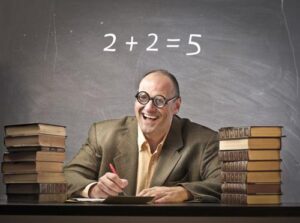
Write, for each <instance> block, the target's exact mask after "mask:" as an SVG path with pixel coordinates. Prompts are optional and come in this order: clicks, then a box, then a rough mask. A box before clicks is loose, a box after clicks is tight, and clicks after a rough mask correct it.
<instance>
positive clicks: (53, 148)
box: [6, 146, 66, 152]
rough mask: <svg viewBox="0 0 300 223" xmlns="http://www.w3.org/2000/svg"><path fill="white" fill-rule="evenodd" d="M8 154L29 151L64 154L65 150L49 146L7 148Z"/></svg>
mask: <svg viewBox="0 0 300 223" xmlns="http://www.w3.org/2000/svg"><path fill="white" fill-rule="evenodd" d="M6 149H7V150H8V151H9V152H30V151H47V152H65V151H66V150H65V148H60V147H49V146H20V147H7V148H6Z"/></svg>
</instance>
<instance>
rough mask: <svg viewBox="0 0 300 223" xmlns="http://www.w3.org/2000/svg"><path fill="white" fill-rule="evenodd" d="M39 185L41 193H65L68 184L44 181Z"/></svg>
mask: <svg viewBox="0 0 300 223" xmlns="http://www.w3.org/2000/svg"><path fill="white" fill-rule="evenodd" d="M39 186H40V193H41V194H53V193H65V192H66V191H67V185H66V184H64V183H62V184H60V183H57V184H51V183H49V184H47V183H42V184H39Z"/></svg>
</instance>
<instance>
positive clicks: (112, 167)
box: [109, 163, 128, 196]
mask: <svg viewBox="0 0 300 223" xmlns="http://www.w3.org/2000/svg"><path fill="white" fill-rule="evenodd" d="M109 169H110V171H111V172H112V173H114V174H117V175H118V173H117V171H116V169H115V167H114V165H113V164H112V163H109ZM118 176H119V175H118ZM123 195H124V196H128V194H127V193H126V192H125V191H123Z"/></svg>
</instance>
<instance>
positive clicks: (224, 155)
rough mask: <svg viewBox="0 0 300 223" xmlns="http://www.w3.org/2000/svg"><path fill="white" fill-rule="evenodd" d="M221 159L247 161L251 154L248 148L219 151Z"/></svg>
mask: <svg viewBox="0 0 300 223" xmlns="http://www.w3.org/2000/svg"><path fill="white" fill-rule="evenodd" d="M219 159H220V160H221V161H247V160H249V155H248V151H247V150H237V151H229V150H228V151H219Z"/></svg>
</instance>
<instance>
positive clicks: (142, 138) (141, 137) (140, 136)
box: [137, 124, 168, 152]
mask: <svg viewBox="0 0 300 223" xmlns="http://www.w3.org/2000/svg"><path fill="white" fill-rule="evenodd" d="M167 135H168V133H167V134H166V135H165V136H164V138H163V139H162V141H161V142H160V143H159V144H158V145H157V148H156V149H161V148H162V146H163V144H164V142H165V141H166V138H167ZM137 140H138V147H139V152H140V151H142V149H143V145H144V144H145V143H147V144H148V142H147V140H146V138H145V136H144V133H143V132H142V129H141V127H140V125H139V124H138V139H137Z"/></svg>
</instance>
